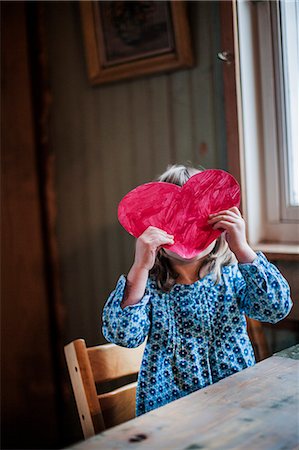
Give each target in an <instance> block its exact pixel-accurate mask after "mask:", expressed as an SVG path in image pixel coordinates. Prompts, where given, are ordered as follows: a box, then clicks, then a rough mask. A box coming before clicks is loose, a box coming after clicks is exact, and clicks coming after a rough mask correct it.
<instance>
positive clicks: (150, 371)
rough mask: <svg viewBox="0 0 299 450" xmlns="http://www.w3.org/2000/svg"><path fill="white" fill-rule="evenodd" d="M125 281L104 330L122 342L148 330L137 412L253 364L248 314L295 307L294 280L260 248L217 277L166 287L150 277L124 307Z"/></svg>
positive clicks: (276, 314)
mask: <svg viewBox="0 0 299 450" xmlns="http://www.w3.org/2000/svg"><path fill="white" fill-rule="evenodd" d="M125 286H126V278H125V277H124V276H123V275H122V276H121V277H120V279H119V280H118V283H117V285H116V289H115V290H114V291H113V292H112V293H111V295H110V297H109V298H108V300H107V302H106V304H105V306H104V310H103V334H104V336H105V338H106V339H107V340H108V341H109V342H114V343H115V344H117V345H121V346H123V347H138V346H139V345H140V344H141V343H142V342H143V341H144V340H145V338H146V337H147V343H146V348H145V351H144V355H143V360H142V364H141V368H140V372H139V375H138V386H137V393H136V414H137V415H140V414H143V413H145V412H148V411H150V410H152V409H155V408H158V407H160V406H162V405H165V404H166V403H169V402H171V401H173V400H176V399H178V398H180V397H182V396H185V395H187V394H190V393H191V392H193V391H195V390H197V389H201V388H203V387H205V386H207V385H210V384H213V383H215V382H217V381H219V380H221V379H222V378H225V377H227V376H229V375H231V374H233V373H235V372H239V371H241V370H243V369H245V368H246V367H249V366H252V365H253V364H254V363H255V359H254V353H253V349H252V346H251V343H250V340H249V338H248V335H247V331H246V319H245V314H246V315H247V316H249V317H252V318H253V319H257V320H261V321H263V322H271V323H275V322H278V321H279V320H281V319H283V318H284V317H286V316H287V314H288V313H289V312H290V309H291V307H292V301H291V299H290V289H289V286H288V283H287V282H286V280H285V279H284V278H283V277H282V275H281V274H280V272H279V271H278V269H277V268H276V267H275V266H274V265H272V264H271V263H269V261H268V260H267V259H266V257H265V256H264V255H263V254H262V253H261V252H258V253H257V257H256V259H255V260H254V261H253V262H252V263H250V264H233V265H229V266H224V267H223V268H222V276H221V281H220V282H219V283H218V284H215V281H214V278H213V275H212V274H209V275H206V276H205V277H204V278H203V279H200V280H198V281H196V282H195V283H193V284H190V285H184V284H176V285H175V286H174V287H173V288H172V290H171V292H169V293H165V292H162V291H161V290H159V289H158V287H157V285H156V282H155V280H153V279H150V278H149V279H148V282H147V287H146V291H145V295H144V297H143V298H142V299H141V301H140V302H139V303H138V304H136V305H130V306H127V307H126V308H124V309H122V308H121V307H120V302H121V300H122V298H123V295H124V290H125Z"/></svg>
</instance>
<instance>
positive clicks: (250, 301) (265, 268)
mask: <svg viewBox="0 0 299 450" xmlns="http://www.w3.org/2000/svg"><path fill="white" fill-rule="evenodd" d="M234 281H235V289H236V292H237V297H238V304H239V308H240V309H241V310H242V311H244V312H245V314H246V315H247V316H248V317H251V318H252V319H256V320H260V321H262V322H270V323H276V322H278V321H279V320H282V319H283V318H284V317H286V316H287V315H288V314H289V312H290V310H291V308H292V300H291V298H290V288H289V285H288V283H287V281H286V280H285V279H284V277H283V276H282V275H281V273H280V272H279V270H278V269H277V268H276V267H275V266H274V265H273V264H271V263H270V262H269V261H268V260H267V258H266V257H265V255H263V253H261V252H258V254H257V257H256V259H255V260H254V261H253V262H252V263H251V264H239V271H238V272H237V274H236V277H235V280H234Z"/></svg>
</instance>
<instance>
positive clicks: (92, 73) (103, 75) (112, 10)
mask: <svg viewBox="0 0 299 450" xmlns="http://www.w3.org/2000/svg"><path fill="white" fill-rule="evenodd" d="M80 11H81V19H82V26H83V36H84V43H85V52H86V60H87V69H88V78H89V81H90V83H91V84H93V85H96V84H101V83H109V82H113V81H118V80H123V79H129V78H134V77H140V76H142V75H149V74H154V73H158V72H167V71H171V70H176V69H182V68H190V67H192V66H194V57H193V52H192V47H191V37H190V29H189V25H188V19H187V11H186V4H185V2H183V1H177V0H175V1H153V0H151V1H134V2H133V1H107V0H105V1H92V0H91V1H89V0H81V1H80Z"/></svg>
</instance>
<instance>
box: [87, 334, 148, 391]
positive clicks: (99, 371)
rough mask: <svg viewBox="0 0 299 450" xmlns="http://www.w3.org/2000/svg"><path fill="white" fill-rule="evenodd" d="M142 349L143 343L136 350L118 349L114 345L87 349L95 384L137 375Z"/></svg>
mask: <svg viewBox="0 0 299 450" xmlns="http://www.w3.org/2000/svg"><path fill="white" fill-rule="evenodd" d="M144 348H145V343H143V344H142V345H140V346H139V347H137V348H125V347H119V346H118V345H115V344H104V345H99V346H97V347H91V348H88V349H87V352H88V356H89V360H90V364H91V368H92V372H93V376H94V380H95V382H96V383H104V382H106V381H111V380H116V379H118V378H121V377H124V376H126V375H132V374H134V373H138V372H139V369H140V365H141V360H142V355H143V352H144Z"/></svg>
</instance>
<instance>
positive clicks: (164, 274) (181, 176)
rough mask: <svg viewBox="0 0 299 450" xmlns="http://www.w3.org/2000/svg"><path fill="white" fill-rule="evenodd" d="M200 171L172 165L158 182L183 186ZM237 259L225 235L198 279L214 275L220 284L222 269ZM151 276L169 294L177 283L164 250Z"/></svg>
mask: <svg viewBox="0 0 299 450" xmlns="http://www.w3.org/2000/svg"><path fill="white" fill-rule="evenodd" d="M203 170H204V169H203V168H202V167H201V168H200V170H199V169H196V168H194V167H190V166H183V165H177V164H175V165H170V166H168V167H167V169H166V171H165V172H164V173H163V174H162V175H160V176H159V177H158V179H157V181H164V182H167V183H173V184H176V185H178V186H183V185H184V184H185V183H186V182H187V181H188V180H189V178H191V177H192V176H193V175H196V174H197V173H199V172H202V171H203ZM235 262H236V258H235V256H234V254H233V253H232V252H231V250H230V249H229V247H228V244H227V242H226V239H225V237H224V235H223V234H221V236H219V238H218V239H217V240H216V243H215V246H214V248H213V249H212V251H211V252H210V253H209V254H208V255H207V256H206V257H205V259H204V260H203V263H202V265H201V267H200V270H199V273H198V278H201V277H203V276H205V275H207V274H210V273H212V274H213V275H214V277H215V284H216V283H219V281H220V279H221V269H222V267H223V266H226V265H229V264H234V263H235ZM150 275H151V276H153V277H154V278H155V279H156V282H157V285H158V288H159V289H161V290H162V291H164V292H169V291H170V290H171V289H172V288H173V286H174V285H175V283H176V279H177V278H178V274H177V273H176V272H175V271H174V270H173V267H172V265H171V262H170V260H169V258H168V256H167V254H166V252H165V251H164V250H163V249H160V250H159V251H158V253H157V256H156V260H155V264H154V267H153V268H152V270H151V271H150Z"/></svg>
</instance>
